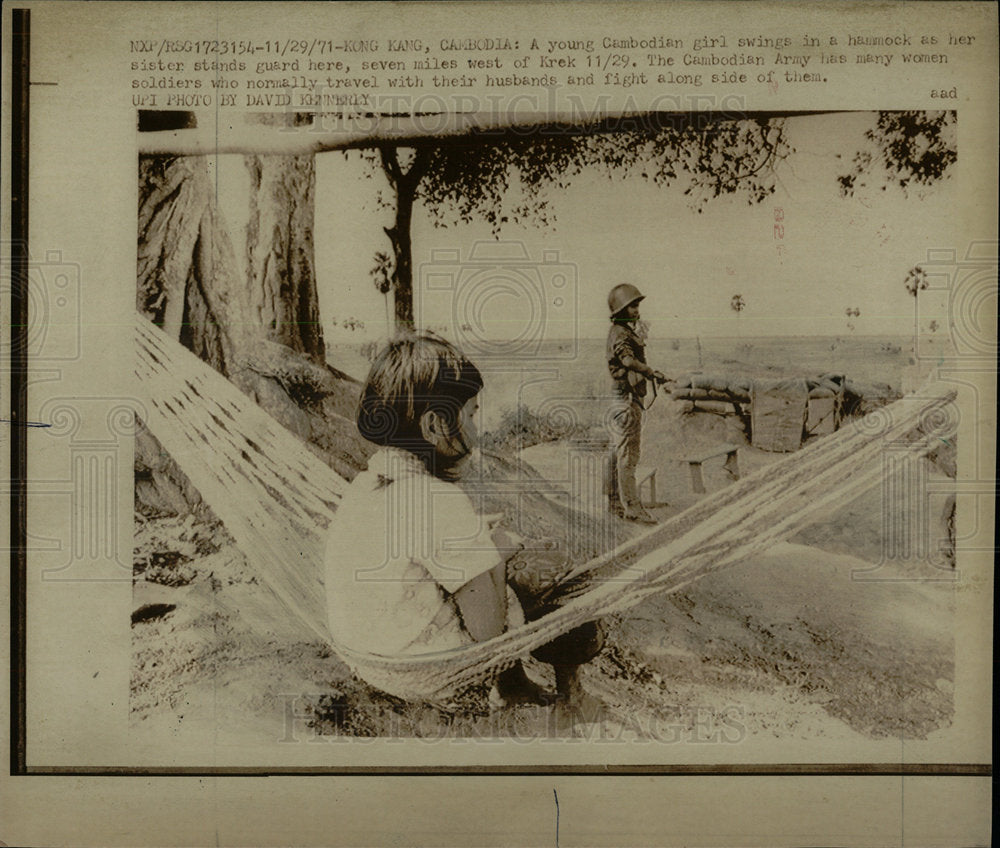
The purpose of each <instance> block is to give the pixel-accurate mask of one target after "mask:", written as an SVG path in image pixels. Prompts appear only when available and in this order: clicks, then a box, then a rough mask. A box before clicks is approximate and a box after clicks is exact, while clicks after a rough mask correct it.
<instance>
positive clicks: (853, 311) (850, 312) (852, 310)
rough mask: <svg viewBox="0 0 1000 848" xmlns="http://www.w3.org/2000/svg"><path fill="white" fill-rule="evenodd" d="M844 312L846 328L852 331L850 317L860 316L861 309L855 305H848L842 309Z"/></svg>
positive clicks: (852, 326) (852, 325)
mask: <svg viewBox="0 0 1000 848" xmlns="http://www.w3.org/2000/svg"><path fill="white" fill-rule="evenodd" d="M844 314H845V315H846V316H847V329H848V330H850V331H851V332H852V333H853V332H854V324H852V323H851V319H852V318H858V317H860V315H861V310H860V309H858V307H856V306H854V307H851V306H848V307H847V309H845V310H844Z"/></svg>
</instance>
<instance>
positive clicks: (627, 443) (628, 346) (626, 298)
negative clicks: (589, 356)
mask: <svg viewBox="0 0 1000 848" xmlns="http://www.w3.org/2000/svg"><path fill="white" fill-rule="evenodd" d="M644 297H645V295H643V294H642V292H640V291H639V289H637V288H636V287H635V286H633V285H630V284H629V283H622V284H621V285H617V286H615V287H614V288H613V289H611V292H610V293H609V294H608V308H609V309H610V310H611V329H610V330H609V331H608V348H607V354H608V369H609V370H610V371H611V378H612V379H613V380H614V382H615V394H616V395H617V397H618V400H617V401H616V405H615V410H614V420H615V425H616V427H617V428H618V434H617V435H618V438H617V442H616V443H614V444H613V449H612V452H611V456H610V461H609V465H610V468H609V473H608V501H609V505H610V507H611V510H612V512H614V513H615V514H616V515H619V516H622V517H623V518H626V519H628V520H630V521H638V522H640V523H642V524H656V519H655V518H653V516H652V515H650V514H649V513H648V512H646V510H645V508H644V507H643V505H642V501H641V500H640V499H639V490H638V487H637V486H636V482H635V469H636V466H637V465H638V464H639V447H640V442H641V439H642V417H643V416H642V414H643V412H644V410H645V406H644V403H643V398H645V396H646V380H647V379H649V380H655V381H656V382H657V383H665V382H666V381H667V378H666V376H665V375H664V374H663V373H662V372H660V371H656V370H654V369H653V368H650V367H649V366H648V365H647V364H646V341H645V333H644V332H642V330H641V328H640V327H637V324H638V321H639V301H641V300H643V298H644Z"/></svg>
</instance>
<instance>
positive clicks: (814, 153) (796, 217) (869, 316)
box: [219, 113, 962, 343]
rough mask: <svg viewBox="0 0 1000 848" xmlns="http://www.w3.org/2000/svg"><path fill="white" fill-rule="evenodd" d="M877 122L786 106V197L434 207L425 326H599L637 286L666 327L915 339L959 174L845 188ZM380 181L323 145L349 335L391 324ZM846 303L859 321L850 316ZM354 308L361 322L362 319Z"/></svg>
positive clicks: (327, 214)
mask: <svg viewBox="0 0 1000 848" xmlns="http://www.w3.org/2000/svg"><path fill="white" fill-rule="evenodd" d="M874 120H875V113H845V114H839V115H816V116H806V117H795V118H790V119H788V121H787V124H786V130H787V135H788V138H789V141H790V142H791V144H792V146H793V147H794V148H795V152H794V153H793V154H792V155H791V156H790V157H789V159H788V160H786V161H785V162H783V163H781V164H780V166H779V169H778V183H777V188H776V192H775V194H774V195H773V196H772V197H770V198H768V199H766V200H765V201H764V202H763V203H760V204H758V205H754V206H750V205H748V204H747V203H746V201H745V200H744V199H742V198H740V197H722V198H716V199H714V200H712V201H710V202H709V203H708V204H707V206H705V207H704V210H703V212H701V213H700V214H698V213H696V212H694V211H693V210H692V209H691V207H690V206H689V201H688V198H686V197H685V196H684V195H683V191H682V189H681V188H679V187H665V188H658V187H656V186H653V185H650V184H647V183H645V182H644V181H642V180H637V179H628V180H623V179H616V180H609V179H608V178H607V177H605V176H603V175H599V174H583V175H580V176H579V177H578V178H575V179H574V181H573V183H572V185H571V186H570V188H568V189H566V190H559V189H553V190H552V191H551V192H550V193H549V195H548V199H549V203H550V206H551V210H552V212H553V213H554V219H555V221H554V223H553V224H552V225H551V226H550V227H548V228H546V229H544V230H540V229H536V228H532V227H525V226H520V225H516V224H508V225H505V227H504V229H503V231H502V232H501V235H500V241H499V242H498V241H497V240H496V239H494V238H493V236H492V234H491V232H490V230H489V227H488V226H487V225H486V224H485V223H481V222H473V223H472V224H459V225H456V226H448V227H445V228H441V227H435V226H434V222H433V219H432V218H431V216H430V215H429V214H428V213H427V211H426V210H424V209H422V208H421V207H420V205H419V204H418V205H416V206H415V207H414V212H413V227H412V236H413V261H414V278H415V290H416V294H415V304H416V313H417V323H418V325H419V326H425V327H432V328H434V329H436V330H438V331H439V332H443V333H444V334H446V335H450V336H454V335H455V334H456V330H457V327H458V326H459V325H460V324H462V323H465V324H469V325H471V326H472V327H473V332H475V333H476V334H478V335H480V336H482V337H486V338H498V339H499V338H527V337H533V336H538V334H542V337H544V338H546V339H560V338H568V337H573V336H577V337H580V338H599V337H601V336H603V335H604V333H605V332H606V328H607V320H608V309H607V301H606V298H607V293H608V290H609V289H610V288H611V287H612V286H614V285H615V284H617V283H619V282H630V283H633V284H634V285H636V286H638V287H639V288H640V290H641V291H643V293H645V294H646V296H647V297H646V300H645V301H644V302H643V304H642V311H643V318H644V319H645V320H647V321H648V322H649V324H650V332H651V334H652V335H655V336H661V337H671V338H689V337H693V336H696V335H697V336H701V337H723V336H725V337H730V336H746V337H754V336H796V335H840V334H847V333H849V332H855V333H857V334H859V335H882V334H884V335H906V334H910V333H912V331H913V326H914V320H915V318H914V301H913V298H912V297H910V296H909V295H907V293H906V291H905V288H904V282H903V281H904V279H905V277H906V274H907V272H908V271H909V269H910V268H912V267H913V266H914V265H916V264H918V263H921V262H923V261H925V260H926V258H927V252H928V250H929V249H931V250H933V249H948V248H953V247H956V246H957V245H958V244H959V243H960V236H961V231H962V220H961V215H960V214H959V213H960V209H959V208H957V207H956V204H957V199H958V196H959V195H958V190H957V185H956V180H955V178H954V177H952V178H950V179H946V180H944V181H942V182H940V183H939V184H938V185H937V186H935V187H934V188H933V189H932V190H930V191H928V192H926V193H925V195H924V196H923V197H917V196H915V195H912V194H911V196H909V197H905V196H904V195H903V194H902V192H901V191H900V190H899V189H896V188H893V187H890V188H889V189H888V190H887V191H881V190H878V189H877V188H876V189H875V190H872V189H868V190H864V191H862V192H859V193H858V195H857V196H856V197H854V198H842V197H840V195H839V186H838V183H837V179H836V178H837V176H838V175H839V174H842V173H847V172H848V170H849V169H850V165H851V160H852V158H853V156H854V152H855V151H856V150H858V149H860V148H861V147H862V146H863V145H864V143H865V142H864V137H863V136H864V132H865V130H866V129H868V128H869V127H870V126H872V125H873V124H874ZM959 155H961V150H959ZM222 159H232V160H234V161H233V162H222V161H220V163H219V167H220V184H222V185H229V186H230V194H231V195H232V196H231V198H230V199H229V200H228V202H226V203H225V204H224V207H225V208H224V210H223V212H224V215H225V216H226V217H227V219H228V220H230V222H231V231H233V232H242V231H243V226H242V224H243V223H244V221H245V216H246V213H245V211H244V210H245V209H246V203H245V200H239V199H237V197H238V195H239V194H240V193H241V192H242V191H245V190H246V189H245V187H243V188H241V186H244V185H245V182H246V178H245V177H244V176H241V175H240V173H239V172H240V171H241V170H243V169H242V165H241V163H240V162H239V161H238V159H239V158H238V157H220V160H222ZM222 170H226V171H227V172H228V173H226V174H223V173H221V171H222ZM953 170H954V169H953ZM380 191H381V192H382V194H383V195H384V196H385V197H386V198H390V199H391V197H392V193H391V189H390V188H389V187H388V184H386V183H384V181H383V180H382V178H381V175H377V176H376V178H374V179H370V178H368V177H366V169H365V166H364V165H363V164H362V163H361V162H360V159H359V157H358V156H357V155H354V156H351V157H345V156H344V154H342V153H340V152H329V153H322V154H319V155H317V157H316V209H315V256H316V275H317V286H318V290H319V297H320V312H321V316H322V317H323V321H324V332H325V334H326V337H327V339H328V341H330V342H333V343H336V342H360V341H366V340H374V339H379V338H384V337H385V335H386V332H387V321H386V306H387V304H386V300H385V298H384V297H383V295H381V294H379V293H378V291H377V290H376V288H375V286H374V284H373V281H372V277H371V275H370V269H371V268H372V266H373V265H374V255H375V253H376V251H379V250H383V251H389V249H390V248H389V241H388V238H387V237H386V236H385V234H384V231H383V227H384V226H388V225H390V224H391V222H392V212H391V209H387V208H383V207H380V205H379V202H378V199H377V195H378V193H379V192H380ZM778 215H780V216H781V218H782V220H781V221H780V223H781V224H782V225H783V227H784V230H783V233H782V237H781V238H780V239H778V238H776V235H775V230H774V225H775V223H776V221H775V219H776V216H778ZM241 217H242V219H243V220H240V218H241ZM234 224H235V225H236V227H238V229H237V228H236V227H234V226H232V225H234ZM242 253H243V251H242V250H240V249H239V246H237V254H238V255H241V254H242ZM734 294H740V295H741V296H742V298H743V300H744V302H745V308H744V310H743V311H742V312H741V313H740V314H737V313H736V312H734V311H733V310H732V309H731V308H730V301H731V299H732V297H733V295H734ZM945 306H946V305H945V298H944V295H943V292H935V291H933V290H932V291H928V292H924V293H922V294H921V301H920V304H919V307H920V319H919V320H920V322H921V323H922V324H923V325H924V326H926V324H927V323H929V321H930V320H932V319H936V320H938V321H939V322H943V321H946V320H947V316H946V308H945ZM848 308H851V309H857V310H860V313H861V314H860V316H858V317H851V318H849V317H848V316H846V315H845V310H846V309H848ZM390 309H391V306H390ZM350 318H354V319H356V321H357V322H361V323H362V324H363V325H364V326H363V328H357V329H355V330H353V331H352V330H349V329H347V328H346V327H345V326H344V322H345V320H346V319H350ZM849 322H850V323H851V324H852V325H853V330H851V329H849V327H848V323H849Z"/></svg>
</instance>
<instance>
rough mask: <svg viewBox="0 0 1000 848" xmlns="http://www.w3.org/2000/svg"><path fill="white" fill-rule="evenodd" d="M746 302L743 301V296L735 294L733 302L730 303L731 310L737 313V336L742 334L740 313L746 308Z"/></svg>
mask: <svg viewBox="0 0 1000 848" xmlns="http://www.w3.org/2000/svg"><path fill="white" fill-rule="evenodd" d="M746 305H747V304H746V301H745V300H744V299H743V295H741V294H734V295H733V297H732V300H730V301H729V308H730V309H732V310H733V312H735V313H736V335H737V336H738V335H739V334H740V313H741V312H742V311H743V310H744V308H745V307H746Z"/></svg>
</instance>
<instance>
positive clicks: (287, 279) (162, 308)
mask: <svg viewBox="0 0 1000 848" xmlns="http://www.w3.org/2000/svg"><path fill="white" fill-rule="evenodd" d="M248 158H250V159H252V160H255V161H253V162H252V163H251V170H252V172H253V171H254V169H256V174H257V177H256V179H255V180H252V199H251V225H250V228H251V232H250V233H249V234H248V235H249V236H250V237H251V238H250V239H248V240H249V241H250V242H251V245H252V246H251V248H250V251H249V252H250V266H249V267H250V275H249V280H248V281H247V282H242V281H241V280H240V278H239V273H238V270H237V263H236V254H235V251H234V250H233V246H232V241H231V239H230V237H229V234H228V232H227V230H226V227H225V224H224V222H223V221H222V220H221V218H220V216H219V213H218V210H217V208H216V206H215V193H214V188H213V186H212V184H211V180H210V177H209V172H208V165H207V161H206V159H205V158H204V157H198V156H194V157H162V156H145V157H141V158H140V162H139V243H138V268H137V271H138V274H137V294H136V301H137V308H138V310H139V312H140V313H142V314H143V315H145V316H146V317H147V318H148V319H149V320H151V321H153V322H155V323H157V324H161V325H162V326H163V328H164V329H165V331H166V332H167V333H168V334H170V335H171V336H173V337H174V338H175V339H177V340H178V341H179V342H180V343H181V344H183V345H184V346H185V347H187V348H188V349H190V350H191V351H192V352H194V353H195V354H196V355H197V356H199V357H200V358H201V359H203V360H204V361H205V362H207V363H209V364H210V365H211V366H212V367H213V368H215V369H216V370H217V371H218V372H219V373H220V374H222V375H223V376H225V377H227V378H228V379H229V380H231V381H232V382H233V383H234V384H235V385H236V386H238V387H239V388H240V389H241V390H242V391H243V392H244V393H246V394H247V395H249V396H250V397H252V398H253V399H254V400H255V401H256V402H257V403H259V404H260V405H261V406H262V407H263V408H264V409H265V410H267V412H269V413H270V414H271V415H273V416H274V417H275V418H276V419H277V420H278V421H279V422H280V423H281V424H282V425H284V426H285V427H286V428H288V429H290V430H291V431H292V432H294V433H296V434H297V435H298V436H299V437H300V438H302V439H303V440H304V441H305V442H306V444H307V445H308V446H309V447H310V449H311V450H312V451H313V452H314V453H316V454H317V456H319V457H321V458H322V459H323V460H324V461H325V462H327V463H328V464H329V465H330V466H331V467H333V468H334V469H335V470H336V471H337V472H338V473H340V474H342V475H343V476H345V477H347V478H348V479H350V478H352V477H353V476H354V474H355V473H356V472H357V471H358V470H360V469H361V468H363V467H364V465H365V463H366V461H367V457H368V454H369V453H370V447H369V446H368V444H367V443H366V442H364V440H363V439H362V438H361V436H360V435H359V434H358V432H357V428H356V427H355V426H354V423H353V420H352V418H353V407H354V404H355V403H356V399H357V394H358V389H359V387H358V385H357V383H356V382H355V381H353V380H351V379H350V378H349V377H347V376H346V375H344V374H342V373H340V372H339V371H336V370H335V369H332V368H330V367H329V366H328V365H327V364H326V362H325V359H324V353H323V350H324V346H323V334H322V328H321V325H320V322H319V309H318V306H317V303H318V299H317V295H316V284H315V279H314V276H313V258H312V216H313V212H312V201H313V184H314V179H315V177H314V166H313V162H312V161H311V158H309V159H308V161H305V160H306V159H307V157H261V158H258V157H248ZM285 180H287V182H285ZM276 342H277V343H276ZM136 480H137V485H136V499H137V502H136V508H137V509H139V510H140V511H143V512H146V513H153V514H157V513H163V512H176V511H179V510H180V509H181V505H182V504H186V506H187V508H188V509H193V508H201V504H200V498H199V496H198V493H197V492H196V491H195V490H194V489H193V487H192V486H191V485H190V483H189V482H188V481H187V478H186V476H185V475H184V473H183V472H182V471H181V469H180V468H179V467H178V466H177V465H176V464H175V463H174V461H173V460H172V458H171V457H169V455H167V454H166V453H165V452H164V451H163V450H162V448H161V446H160V445H159V443H158V442H157V440H156V439H155V437H154V436H153V435H152V434H151V433H150V432H149V431H148V430H146V429H144V428H143V429H142V430H140V432H139V435H138V436H137V444H136Z"/></svg>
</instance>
